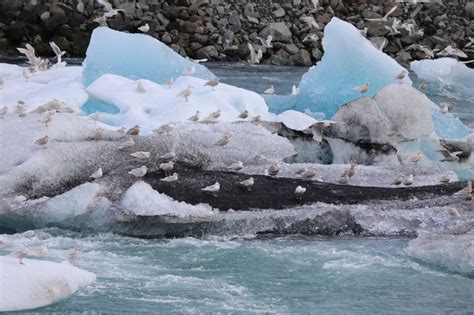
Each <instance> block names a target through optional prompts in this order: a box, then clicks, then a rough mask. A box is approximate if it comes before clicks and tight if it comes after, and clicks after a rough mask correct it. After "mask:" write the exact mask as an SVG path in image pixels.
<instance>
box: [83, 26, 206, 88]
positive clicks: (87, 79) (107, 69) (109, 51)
mask: <svg viewBox="0 0 474 315" xmlns="http://www.w3.org/2000/svg"><path fill="white" fill-rule="evenodd" d="M193 70H195V72H194V73H193V74H192V75H193V76H196V77H199V78H202V79H213V78H214V77H215V76H214V75H213V74H212V72H211V71H209V70H208V69H207V68H206V67H204V66H202V65H197V64H194V63H193V62H192V61H190V60H186V59H185V58H183V57H181V56H180V55H179V54H177V53H176V52H175V51H174V50H172V49H171V48H169V47H167V46H166V45H165V44H163V43H162V42H160V41H158V40H157V39H155V38H153V37H151V36H148V35H145V34H129V33H125V32H119V31H115V30H112V29H110V28H107V27H99V28H96V29H95V30H94V32H93V33H92V37H91V41H90V44H89V47H88V48H87V52H86V59H85V60H84V69H83V74H82V75H83V76H82V81H83V83H84V84H85V85H86V86H87V85H89V84H91V83H92V82H93V81H95V80H96V79H98V78H99V77H100V76H101V75H103V74H106V73H111V74H118V75H121V76H124V77H127V78H130V79H133V80H136V79H148V80H150V81H154V82H156V83H160V84H163V83H165V82H166V81H167V80H169V79H171V78H177V77H179V76H182V75H184V74H185V73H190V72H193Z"/></svg>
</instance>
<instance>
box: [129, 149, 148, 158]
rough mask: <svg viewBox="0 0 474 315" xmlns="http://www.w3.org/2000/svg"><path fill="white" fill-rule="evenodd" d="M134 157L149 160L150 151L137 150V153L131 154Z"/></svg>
mask: <svg viewBox="0 0 474 315" xmlns="http://www.w3.org/2000/svg"><path fill="white" fill-rule="evenodd" d="M130 155H131V156H133V157H136V158H137V159H139V160H148V159H149V158H150V157H151V153H150V152H145V151H137V152H135V153H132V154H130Z"/></svg>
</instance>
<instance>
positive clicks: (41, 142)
mask: <svg viewBox="0 0 474 315" xmlns="http://www.w3.org/2000/svg"><path fill="white" fill-rule="evenodd" d="M48 142H49V137H48V136H44V137H42V138H39V139H37V140H36V141H35V144H37V145H41V146H45V145H46V144H48Z"/></svg>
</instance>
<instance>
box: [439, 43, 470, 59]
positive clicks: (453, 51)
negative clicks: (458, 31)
mask: <svg viewBox="0 0 474 315" xmlns="http://www.w3.org/2000/svg"><path fill="white" fill-rule="evenodd" d="M436 55H437V56H444V57H447V56H456V57H460V58H467V55H466V54H465V53H464V52H463V51H462V50H461V49H459V48H453V47H452V46H451V45H448V46H447V47H446V48H444V49H443V50H441V51H440V52H439V53H437V54H436Z"/></svg>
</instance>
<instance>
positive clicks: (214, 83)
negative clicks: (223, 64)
mask: <svg viewBox="0 0 474 315" xmlns="http://www.w3.org/2000/svg"><path fill="white" fill-rule="evenodd" d="M219 83H220V79H219V78H217V77H216V78H214V79H212V80H209V81H207V82H206V83H204V86H210V87H211V88H212V90H213V91H215V90H216V86H217V85H219Z"/></svg>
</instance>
